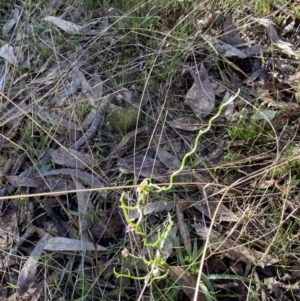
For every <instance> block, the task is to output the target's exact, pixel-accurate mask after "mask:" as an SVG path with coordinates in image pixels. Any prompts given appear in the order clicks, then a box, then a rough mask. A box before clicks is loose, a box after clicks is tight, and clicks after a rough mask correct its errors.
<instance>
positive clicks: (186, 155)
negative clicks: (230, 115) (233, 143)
mask: <svg viewBox="0 0 300 301" xmlns="http://www.w3.org/2000/svg"><path fill="white" fill-rule="evenodd" d="M239 93H240V89H239V90H238V91H237V93H236V94H235V95H234V96H231V97H230V98H229V99H228V100H227V101H226V102H224V103H222V104H221V105H220V107H219V110H218V112H217V114H216V115H214V116H213V117H212V118H211V119H209V121H208V125H207V127H206V128H205V129H204V130H200V131H199V132H198V135H197V137H196V139H195V143H194V147H193V148H192V150H191V151H190V152H188V153H187V154H185V156H184V157H183V159H182V161H181V166H180V167H179V169H178V170H176V171H175V172H173V173H172V174H171V175H170V181H169V185H167V186H163V187H160V186H157V185H155V184H152V183H149V185H148V186H149V187H154V188H155V189H156V190H155V191H156V192H162V191H169V190H170V189H171V188H172V187H173V183H174V177H175V176H177V175H178V174H180V173H181V172H182V170H183V168H184V166H185V162H186V160H187V158H188V157H190V156H191V155H192V154H194V153H195V151H196V149H197V146H198V143H199V140H200V138H201V137H202V135H203V134H205V133H207V132H208V131H209V130H210V128H211V126H212V124H213V122H214V120H216V119H217V118H218V117H219V116H220V115H221V113H222V111H223V109H224V108H225V107H226V106H228V105H229V104H230V103H231V102H232V101H234V100H235V99H236V98H237V97H238V95H239Z"/></svg>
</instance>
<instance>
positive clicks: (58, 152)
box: [49, 147, 94, 169]
mask: <svg viewBox="0 0 300 301" xmlns="http://www.w3.org/2000/svg"><path fill="white" fill-rule="evenodd" d="M49 153H50V157H51V161H52V162H53V163H55V164H59V165H63V166H66V167H73V168H78V169H85V168H87V167H91V166H92V165H93V161H94V160H93V158H92V156H90V155H89V154H82V153H81V152H79V151H76V150H74V149H71V148H67V147H59V148H57V149H51V150H50V151H49Z"/></svg>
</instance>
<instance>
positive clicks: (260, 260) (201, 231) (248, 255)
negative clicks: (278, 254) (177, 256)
mask: <svg viewBox="0 0 300 301" xmlns="http://www.w3.org/2000/svg"><path fill="white" fill-rule="evenodd" d="M195 230H196V233H197V235H199V236H201V237H202V238H204V239H209V241H210V243H211V246H210V247H211V248H213V249H217V250H218V251H219V252H220V251H221V252H222V254H223V255H224V256H226V257H228V258H230V259H232V260H235V261H243V262H245V263H247V264H252V265H255V266H261V267H265V266H269V265H272V264H275V263H277V262H278V261H279V260H278V259H277V258H274V257H272V256H271V255H266V254H264V253H262V252H259V251H256V250H251V249H249V248H247V247H245V246H244V245H240V244H238V243H237V242H236V241H235V240H232V239H230V238H228V237H225V236H223V235H220V234H219V233H218V232H216V231H214V230H212V231H211V233H210V236H209V237H208V230H209V229H208V228H206V227H203V226H201V225H199V224H197V225H196V226H195Z"/></svg>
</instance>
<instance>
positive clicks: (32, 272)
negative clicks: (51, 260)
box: [18, 234, 48, 296]
mask: <svg viewBox="0 0 300 301" xmlns="http://www.w3.org/2000/svg"><path fill="white" fill-rule="evenodd" d="M47 239H48V234H46V235H45V236H44V237H43V238H41V239H40V240H39V242H38V243H37V244H36V246H35V248H34V249H33V251H32V252H31V254H30V257H29V258H28V259H27V261H26V263H25V264H24V266H23V268H22V270H21V272H20V274H19V277H18V295H19V296H23V295H24V294H25V293H26V292H27V290H28V289H29V288H30V287H31V285H32V284H33V282H34V279H35V277H36V270H37V265H38V259H39V257H40V256H41V254H42V252H43V248H44V247H45V245H46V243H47Z"/></svg>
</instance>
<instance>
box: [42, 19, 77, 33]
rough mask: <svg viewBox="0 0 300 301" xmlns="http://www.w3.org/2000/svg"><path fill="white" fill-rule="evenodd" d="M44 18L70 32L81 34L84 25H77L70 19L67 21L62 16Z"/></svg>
mask: <svg viewBox="0 0 300 301" xmlns="http://www.w3.org/2000/svg"><path fill="white" fill-rule="evenodd" d="M44 20H45V21H48V22H50V23H52V24H54V25H55V26H57V27H58V28H60V29H62V30H63V31H65V32H66V33H69V34H80V33H81V31H82V29H83V26H80V25H77V24H75V23H73V22H70V21H66V20H64V19H62V18H60V17H54V16H47V17H45V18H44Z"/></svg>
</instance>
